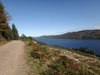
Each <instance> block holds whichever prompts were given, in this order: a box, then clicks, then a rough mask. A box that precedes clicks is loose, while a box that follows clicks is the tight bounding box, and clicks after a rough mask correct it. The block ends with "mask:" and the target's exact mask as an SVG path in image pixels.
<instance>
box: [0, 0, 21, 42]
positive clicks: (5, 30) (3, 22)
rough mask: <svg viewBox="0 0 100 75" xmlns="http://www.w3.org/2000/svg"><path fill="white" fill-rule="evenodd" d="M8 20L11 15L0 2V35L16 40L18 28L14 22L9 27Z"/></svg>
mask: <svg viewBox="0 0 100 75" xmlns="http://www.w3.org/2000/svg"><path fill="white" fill-rule="evenodd" d="M9 20H11V16H10V15H9V13H8V12H7V11H6V10H5V7H4V5H3V3H2V2H0V35H1V36H3V37H4V38H5V39H6V40H17V39H19V34H18V30H17V28H16V26H15V25H14V24H12V28H10V26H9V23H8V22H9Z"/></svg>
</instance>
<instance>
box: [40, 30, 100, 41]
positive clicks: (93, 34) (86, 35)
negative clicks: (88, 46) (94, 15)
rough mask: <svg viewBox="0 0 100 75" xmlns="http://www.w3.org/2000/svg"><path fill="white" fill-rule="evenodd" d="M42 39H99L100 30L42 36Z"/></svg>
mask: <svg viewBox="0 0 100 75" xmlns="http://www.w3.org/2000/svg"><path fill="white" fill-rule="evenodd" d="M42 37H44V38H67V39H100V30H83V31H78V32H70V33H65V34H61V35H51V36H42Z"/></svg>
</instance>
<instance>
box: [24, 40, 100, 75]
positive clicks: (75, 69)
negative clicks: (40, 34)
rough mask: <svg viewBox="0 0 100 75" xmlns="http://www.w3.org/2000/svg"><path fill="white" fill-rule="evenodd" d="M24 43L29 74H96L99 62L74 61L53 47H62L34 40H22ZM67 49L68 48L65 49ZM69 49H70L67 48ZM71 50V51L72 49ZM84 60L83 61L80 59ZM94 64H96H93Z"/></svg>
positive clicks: (99, 68)
mask: <svg viewBox="0 0 100 75" xmlns="http://www.w3.org/2000/svg"><path fill="white" fill-rule="evenodd" d="M24 42H25V43H26V46H25V48H26V54H27V63H28V65H29V66H30V72H29V75H98V74H99V70H100V67H97V66H96V65H99V64H100V63H97V62H95V63H94V62H93V63H94V66H93V63H92V62H91V64H90V63H89V64H85V63H80V62H76V61H74V60H73V59H70V58H68V57H67V56H65V55H63V54H61V52H60V51H56V50H51V49H50V48H48V47H52V48H53V49H56V48H58V49H61V50H62V49H64V48H61V47H55V46H48V45H46V44H44V43H42V42H38V41H36V40H32V39H29V40H24ZM66 50H68V49H66ZM69 51H70V50H69ZM72 52H73V51H72ZM81 62H84V61H81ZM95 64H96V65H95Z"/></svg>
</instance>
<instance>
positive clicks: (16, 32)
mask: <svg viewBox="0 0 100 75" xmlns="http://www.w3.org/2000/svg"><path fill="white" fill-rule="evenodd" d="M12 36H13V40H18V39H19V35H18V31H17V28H16V26H15V25H14V24H13V25H12Z"/></svg>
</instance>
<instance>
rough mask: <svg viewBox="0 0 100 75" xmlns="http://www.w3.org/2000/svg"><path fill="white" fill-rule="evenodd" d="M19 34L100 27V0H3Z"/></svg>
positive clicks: (44, 33)
mask: <svg viewBox="0 0 100 75" xmlns="http://www.w3.org/2000/svg"><path fill="white" fill-rule="evenodd" d="M0 1H2V3H3V4H4V6H5V10H7V11H8V12H9V14H10V15H11V16H12V20H11V21H9V25H10V26H11V25H12V24H13V23H14V24H15V25H16V27H17V29H18V31H19V35H22V34H25V35H27V36H42V35H58V34H63V33H66V32H72V31H78V30H85V29H100V0H0Z"/></svg>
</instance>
